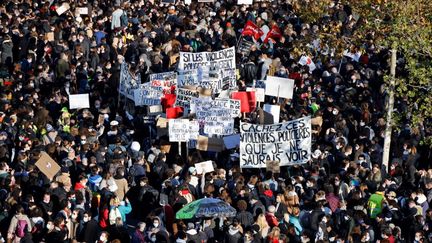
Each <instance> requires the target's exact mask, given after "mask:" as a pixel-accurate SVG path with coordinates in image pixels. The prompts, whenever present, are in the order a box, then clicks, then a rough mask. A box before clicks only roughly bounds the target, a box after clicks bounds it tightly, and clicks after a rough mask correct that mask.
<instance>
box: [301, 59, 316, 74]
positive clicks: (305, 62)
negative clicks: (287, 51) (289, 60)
mask: <svg viewBox="0 0 432 243" xmlns="http://www.w3.org/2000/svg"><path fill="white" fill-rule="evenodd" d="M299 64H300V65H302V66H304V65H307V66H308V67H309V72H310V73H312V72H313V70H315V69H316V65H315V63H314V62H313V61H312V59H311V58H310V57H307V56H302V57H301V58H300V60H299Z"/></svg>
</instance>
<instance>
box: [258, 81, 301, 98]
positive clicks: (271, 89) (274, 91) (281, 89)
mask: <svg viewBox="0 0 432 243" xmlns="http://www.w3.org/2000/svg"><path fill="white" fill-rule="evenodd" d="M293 91H294V79H288V78H280V77H274V76H267V80H266V84H265V95H270V96H275V97H281V98H286V99H292V96H293Z"/></svg>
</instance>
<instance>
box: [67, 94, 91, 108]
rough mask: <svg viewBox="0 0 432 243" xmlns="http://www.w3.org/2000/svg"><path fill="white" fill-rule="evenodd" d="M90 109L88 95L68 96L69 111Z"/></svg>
mask: <svg viewBox="0 0 432 243" xmlns="http://www.w3.org/2000/svg"><path fill="white" fill-rule="evenodd" d="M83 108H90V100H89V94H74V95H69V109H83Z"/></svg>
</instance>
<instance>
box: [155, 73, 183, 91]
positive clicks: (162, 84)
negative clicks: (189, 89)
mask: <svg viewBox="0 0 432 243" xmlns="http://www.w3.org/2000/svg"><path fill="white" fill-rule="evenodd" d="M176 84H177V74H176V73H175V72H166V73H153V74H150V85H151V86H152V87H154V88H155V89H158V90H160V91H161V96H162V95H165V94H175V86H176Z"/></svg>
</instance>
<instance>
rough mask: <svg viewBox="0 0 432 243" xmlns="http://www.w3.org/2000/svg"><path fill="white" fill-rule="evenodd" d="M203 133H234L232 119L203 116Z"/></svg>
mask: <svg viewBox="0 0 432 243" xmlns="http://www.w3.org/2000/svg"><path fill="white" fill-rule="evenodd" d="M204 133H206V134H209V135H213V134H217V135H231V134H233V133H234V120H233V119H232V118H230V117H218V116H208V117H206V118H205V125H204Z"/></svg>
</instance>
